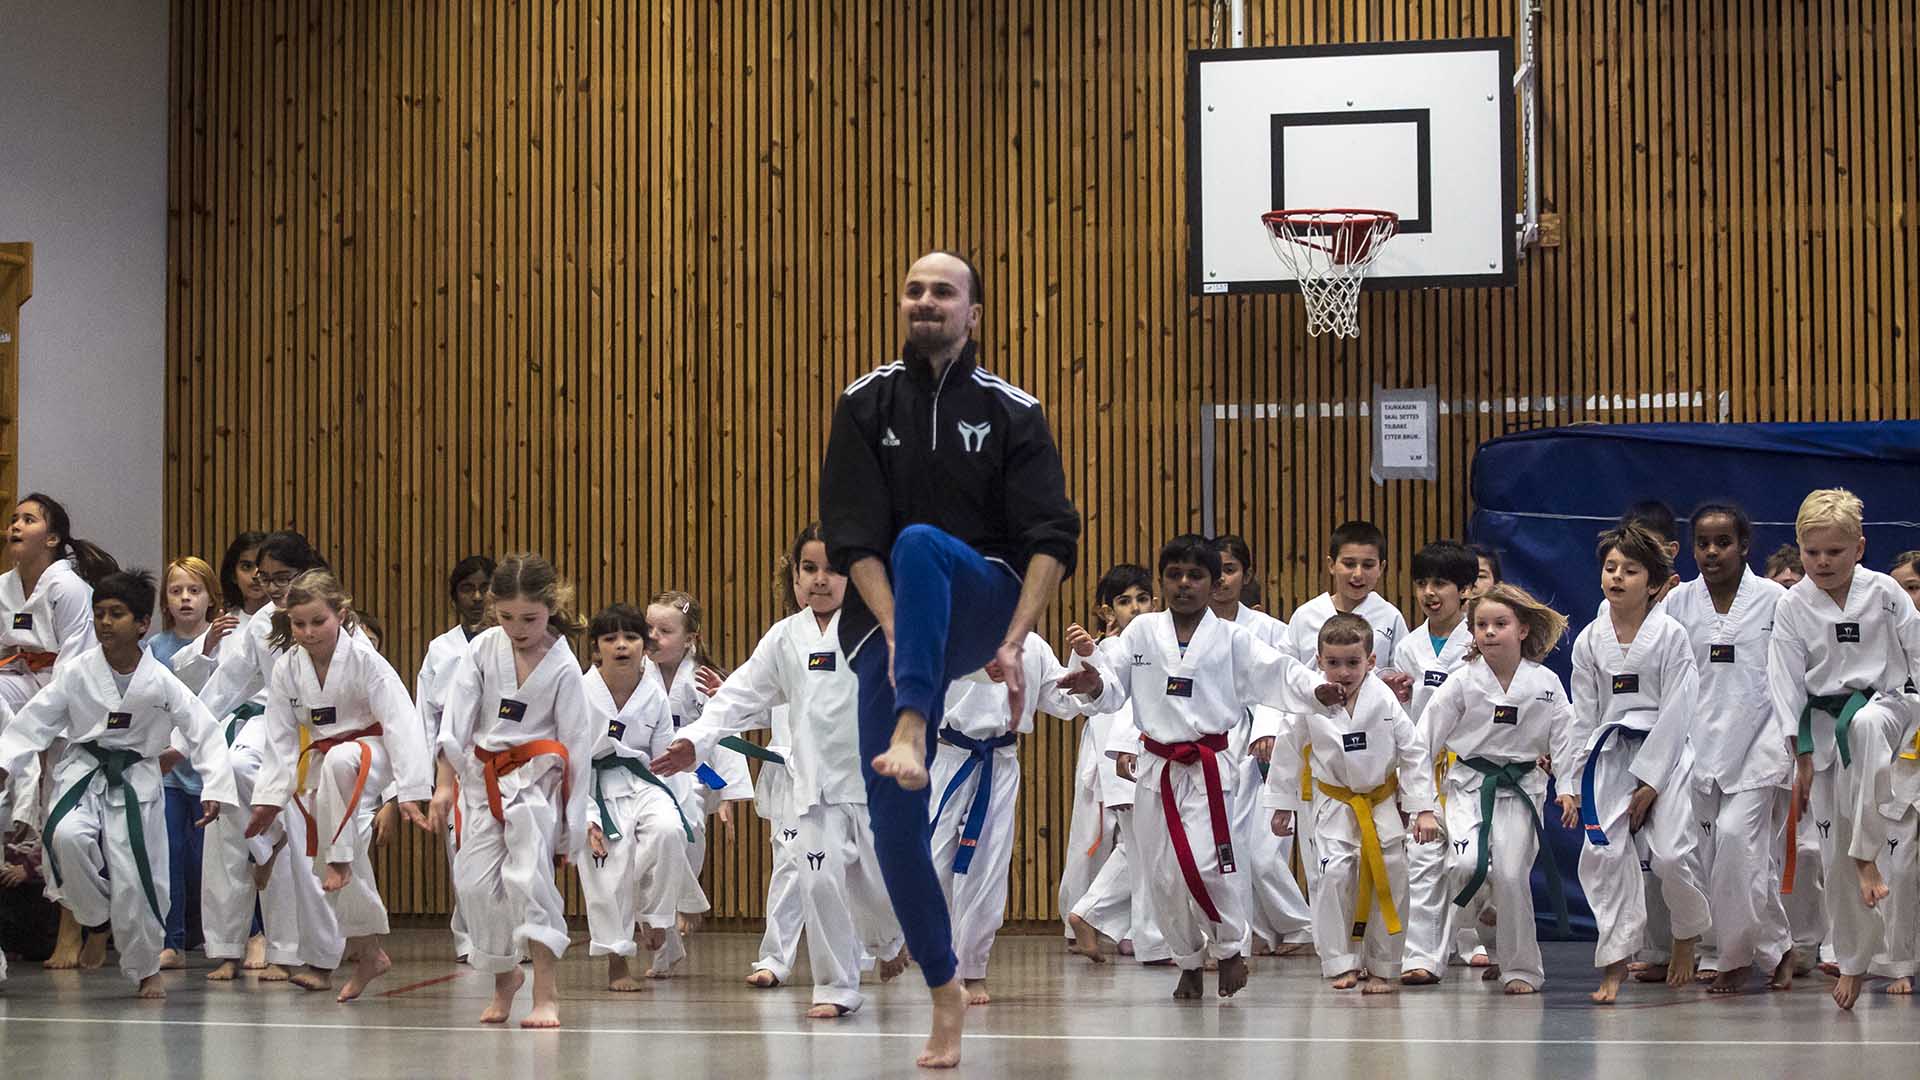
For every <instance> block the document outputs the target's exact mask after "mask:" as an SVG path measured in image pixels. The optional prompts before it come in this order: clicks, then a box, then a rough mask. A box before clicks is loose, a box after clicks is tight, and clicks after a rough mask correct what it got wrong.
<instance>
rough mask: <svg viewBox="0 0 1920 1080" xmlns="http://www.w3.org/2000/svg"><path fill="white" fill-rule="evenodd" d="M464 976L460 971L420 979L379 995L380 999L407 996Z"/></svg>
mask: <svg viewBox="0 0 1920 1080" xmlns="http://www.w3.org/2000/svg"><path fill="white" fill-rule="evenodd" d="M464 974H466V973H465V972H461V971H456V972H453V973H452V974H448V975H442V976H440V977H439V978H437V979H422V980H420V981H419V982H417V983H408V984H407V985H405V986H399V987H395V988H394V989H392V990H389V991H387V992H386V993H384V994H381V995H380V996H381V997H398V996H399V995H401V994H409V993H412V992H413V991H415V990H419V989H422V988H424V987H428V986H436V985H438V984H440V983H443V982H451V981H453V980H454V979H457V978H459V977H460V976H461V975H464Z"/></svg>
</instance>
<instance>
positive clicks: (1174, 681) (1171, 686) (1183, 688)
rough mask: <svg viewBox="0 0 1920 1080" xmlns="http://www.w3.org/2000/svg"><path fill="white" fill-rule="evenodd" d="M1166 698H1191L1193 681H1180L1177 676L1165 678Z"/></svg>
mask: <svg viewBox="0 0 1920 1080" xmlns="http://www.w3.org/2000/svg"><path fill="white" fill-rule="evenodd" d="M1167 696H1168V697H1184V698H1190V697H1192V696H1193V680H1192V679H1182V678H1180V677H1179V676H1177V675H1169V676H1167Z"/></svg>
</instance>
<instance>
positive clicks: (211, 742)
mask: <svg viewBox="0 0 1920 1080" xmlns="http://www.w3.org/2000/svg"><path fill="white" fill-rule="evenodd" d="M163 681H164V682H165V683H166V687H167V689H166V694H167V711H168V712H169V713H170V714H171V715H172V716H173V727H174V730H175V731H176V732H178V733H179V736H180V739H181V740H182V741H184V742H185V744H186V745H185V746H184V747H183V748H182V749H183V750H184V752H185V753H186V754H187V756H188V757H189V758H191V759H192V761H193V771H194V772H196V773H198V774H200V801H201V802H216V803H220V804H222V805H225V806H238V805H240V791H239V789H238V788H237V787H235V786H234V781H233V763H232V760H231V758H230V757H229V755H228V752H227V740H226V736H225V734H224V733H222V732H221V730H220V721H218V720H216V719H214V717H213V714H212V713H210V712H208V711H207V707H206V706H205V705H203V704H201V703H200V699H199V698H198V697H195V696H194V693H193V691H192V690H191V689H190V688H189V687H188V686H187V684H185V683H183V682H181V681H180V680H179V679H176V678H172V677H165V676H163Z"/></svg>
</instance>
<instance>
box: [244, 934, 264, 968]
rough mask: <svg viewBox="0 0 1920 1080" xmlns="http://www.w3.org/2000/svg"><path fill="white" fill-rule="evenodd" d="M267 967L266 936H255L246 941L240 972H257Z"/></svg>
mask: <svg viewBox="0 0 1920 1080" xmlns="http://www.w3.org/2000/svg"><path fill="white" fill-rule="evenodd" d="M266 966H267V935H265V934H255V935H253V936H252V937H250V938H248V939H247V955H246V958H245V959H243V960H241V961H240V969H241V970H242V971H259V970H260V969H261V968H264V967H266Z"/></svg>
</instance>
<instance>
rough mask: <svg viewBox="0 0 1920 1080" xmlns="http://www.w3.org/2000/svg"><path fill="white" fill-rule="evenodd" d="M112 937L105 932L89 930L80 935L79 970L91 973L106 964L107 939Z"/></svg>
mask: <svg viewBox="0 0 1920 1080" xmlns="http://www.w3.org/2000/svg"><path fill="white" fill-rule="evenodd" d="M112 936H113V935H111V934H109V933H108V932H107V931H106V930H98V931H95V930H89V931H87V932H86V933H84V934H82V935H81V940H80V970H82V971H92V970H94V969H95V968H97V967H99V966H100V965H101V964H104V963H106V962H107V939H108V938H109V937H112Z"/></svg>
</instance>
